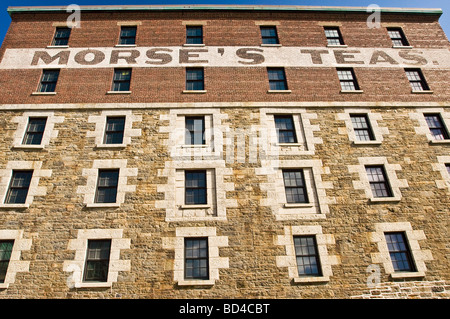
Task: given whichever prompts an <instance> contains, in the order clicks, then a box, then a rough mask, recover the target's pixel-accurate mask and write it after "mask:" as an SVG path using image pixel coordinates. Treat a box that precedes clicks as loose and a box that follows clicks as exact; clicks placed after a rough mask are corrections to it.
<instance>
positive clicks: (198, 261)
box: [184, 238, 209, 280]
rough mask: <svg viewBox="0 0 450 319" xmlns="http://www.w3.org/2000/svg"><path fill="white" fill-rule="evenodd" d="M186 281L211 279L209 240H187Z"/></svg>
mask: <svg viewBox="0 0 450 319" xmlns="http://www.w3.org/2000/svg"><path fill="white" fill-rule="evenodd" d="M184 257H185V261H184V263H185V264H184V266H185V273H184V276H185V279H203V280H207V279H209V269H208V268H209V265H208V264H209V262H208V239H207V238H185V240H184Z"/></svg>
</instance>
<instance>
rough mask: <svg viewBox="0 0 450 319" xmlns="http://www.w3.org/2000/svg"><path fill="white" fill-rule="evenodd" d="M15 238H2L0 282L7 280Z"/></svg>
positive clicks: (0, 245) (0, 247) (0, 246)
mask: <svg viewBox="0 0 450 319" xmlns="http://www.w3.org/2000/svg"><path fill="white" fill-rule="evenodd" d="M13 245H14V240H0V283H4V282H5V277H6V272H7V271H8V265H9V260H10V259H11V252H12V248H13Z"/></svg>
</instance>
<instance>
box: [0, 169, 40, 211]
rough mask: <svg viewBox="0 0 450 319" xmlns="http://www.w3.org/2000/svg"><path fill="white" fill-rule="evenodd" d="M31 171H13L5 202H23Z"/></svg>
mask: <svg viewBox="0 0 450 319" xmlns="http://www.w3.org/2000/svg"><path fill="white" fill-rule="evenodd" d="M32 176H33V171H13V175H12V178H11V183H10V186H9V189H8V194H7V195H6V200H5V203H6V204H25V202H26V199H27V194H28V189H29V188H30V182H31V177H32Z"/></svg>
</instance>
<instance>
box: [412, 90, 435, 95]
mask: <svg viewBox="0 0 450 319" xmlns="http://www.w3.org/2000/svg"><path fill="white" fill-rule="evenodd" d="M411 93H412V94H433V93H434V92H433V91H431V90H424V91H414V90H412V91H411Z"/></svg>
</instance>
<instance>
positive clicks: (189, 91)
mask: <svg viewBox="0 0 450 319" xmlns="http://www.w3.org/2000/svg"><path fill="white" fill-rule="evenodd" d="M206 92H207V91H206V90H183V93H185V94H203V93H206Z"/></svg>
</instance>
